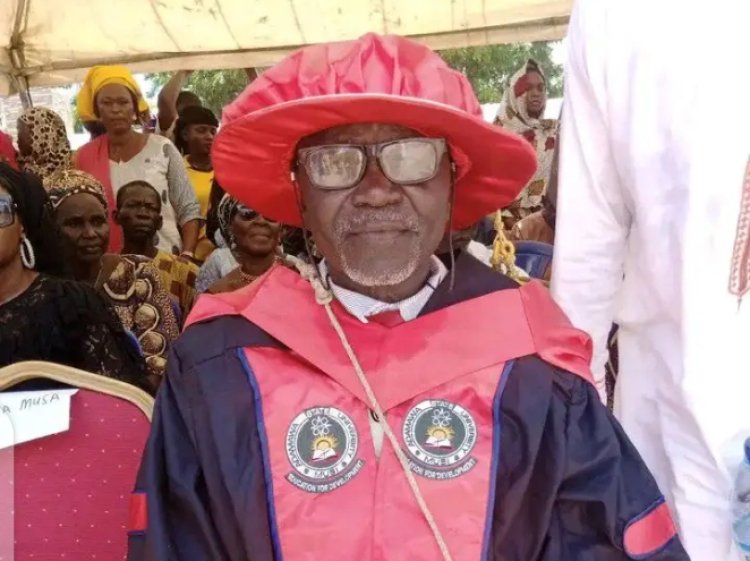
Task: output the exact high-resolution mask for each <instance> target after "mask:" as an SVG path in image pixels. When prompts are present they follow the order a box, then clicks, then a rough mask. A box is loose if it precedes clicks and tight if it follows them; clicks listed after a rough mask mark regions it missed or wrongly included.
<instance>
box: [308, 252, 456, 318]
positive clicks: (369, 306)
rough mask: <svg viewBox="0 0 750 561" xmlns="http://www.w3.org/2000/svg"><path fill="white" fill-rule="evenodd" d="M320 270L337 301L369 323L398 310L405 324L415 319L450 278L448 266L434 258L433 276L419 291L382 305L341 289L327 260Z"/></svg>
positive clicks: (431, 266) (374, 300) (431, 274)
mask: <svg viewBox="0 0 750 561" xmlns="http://www.w3.org/2000/svg"><path fill="white" fill-rule="evenodd" d="M318 267H319V270H320V276H321V278H322V279H323V281H324V282H325V283H326V284H328V285H329V286H330V287H331V291H332V292H333V295H334V296H335V297H336V300H338V301H339V302H340V303H341V305H342V306H344V308H345V309H346V311H347V312H349V313H350V314H351V315H353V316H354V317H355V318H357V319H358V320H359V321H361V322H362V323H368V321H367V318H368V317H370V316H374V315H377V314H380V313H383V312H392V311H398V312H399V313H400V314H401V318H402V319H403V320H404V321H411V320H413V319H415V318H416V317H417V316H418V315H419V313H420V312H421V311H422V308H424V307H425V305H426V304H427V301H428V300H429V299H430V296H432V293H433V292H435V289H436V288H437V287H438V285H439V284H440V283H441V282H442V281H443V279H445V277H446V276H447V275H448V269H447V268H446V266H445V265H443V262H442V261H440V259H438V258H437V257H435V256H434V255H433V256H432V259H431V261H430V276H429V277H428V278H427V281H426V282H425V285H424V286H423V287H422V288H421V290H419V292H417V293H416V294H413V295H412V296H409V297H408V298H405V299H404V300H401V301H400V302H381V301H380V300H376V299H375V298H370V297H369V296H365V295H364V294H359V293H358V292H354V291H353V290H349V289H347V288H342V287H340V286H338V285H337V284H336V283H334V282H333V281H332V280H331V277H330V275H329V274H328V266H327V265H326V262H325V260H323V261H321V262H320V264H319V265H318Z"/></svg>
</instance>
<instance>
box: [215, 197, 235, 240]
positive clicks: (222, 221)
mask: <svg viewBox="0 0 750 561" xmlns="http://www.w3.org/2000/svg"><path fill="white" fill-rule="evenodd" d="M239 205H240V202H239V201H238V200H237V199H235V198H234V197H232V196H231V195H229V194H226V195H224V196H223V197H222V198H221V201H219V207H218V211H217V215H218V217H219V231H220V232H221V236H222V237H223V238H224V240H225V241H226V242H227V243H229V244H231V242H232V220H233V219H234V215H235V214H237V208H238V207H239Z"/></svg>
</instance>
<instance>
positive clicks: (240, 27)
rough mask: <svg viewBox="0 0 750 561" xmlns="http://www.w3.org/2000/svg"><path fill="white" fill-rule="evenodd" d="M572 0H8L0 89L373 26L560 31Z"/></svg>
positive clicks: (408, 30)
mask: <svg viewBox="0 0 750 561" xmlns="http://www.w3.org/2000/svg"><path fill="white" fill-rule="evenodd" d="M571 4H572V0H66V1H63V2H61V1H60V0H0V22H2V23H0V46H1V50H0V95H8V94H10V93H14V92H19V91H24V90H26V89H27V88H29V87H34V86H49V85H61V84H66V83H71V82H76V81H80V80H82V79H83V76H84V75H85V73H86V70H87V69H88V68H89V67H91V66H93V65H95V64H107V63H121V64H126V65H128V66H129V67H130V68H131V69H132V70H133V71H136V72H155V71H164V70H176V69H181V68H185V69H207V68H241V67H261V66H268V65H270V64H272V63H274V62H275V61H277V60H278V59H279V58H280V57H282V56H283V55H284V54H286V53H287V52H289V51H290V50H292V49H294V48H297V47H299V46H301V45H305V44H309V43H317V42H322V41H332V40H343V39H351V38H355V37H358V36H360V35H362V34H363V33H366V32H368V31H377V32H380V33H397V34H401V35H409V36H412V37H415V38H417V39H419V40H421V41H424V42H425V43H427V44H429V45H430V46H431V47H433V48H435V49H445V48H454V47H465V46H470V45H484V44H491V43H511V42H520V41H537V40H552V39H558V38H560V37H562V36H563V34H564V32H565V28H566V25H567V21H568V16H569V14H570V9H571Z"/></svg>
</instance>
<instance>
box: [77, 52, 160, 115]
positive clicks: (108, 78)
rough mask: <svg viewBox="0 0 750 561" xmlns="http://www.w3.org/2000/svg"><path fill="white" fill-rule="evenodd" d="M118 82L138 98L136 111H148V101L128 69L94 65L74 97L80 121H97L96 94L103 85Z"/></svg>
mask: <svg viewBox="0 0 750 561" xmlns="http://www.w3.org/2000/svg"><path fill="white" fill-rule="evenodd" d="M110 84H119V85H120V86H125V87H126V88H128V89H129V90H130V91H131V92H132V93H133V95H134V96H135V98H136V99H137V100H138V109H137V111H136V112H137V113H143V112H144V111H148V103H146V100H145V99H143V93H142V92H141V88H140V87H139V86H138V82H136V81H135V78H133V75H132V74H131V73H130V70H128V69H127V68H125V67H124V66H116V65H112V66H94V67H93V68H92V69H91V70H89V72H88V74H86V79H85V80H84V81H83V86H81V91H80V92H78V97H77V98H76V108H77V110H78V116H79V117H80V119H81V121H98V120H99V118H98V117H97V116H96V111H95V107H96V94H98V93H99V90H101V89H102V88H103V87H104V86H108V85H110Z"/></svg>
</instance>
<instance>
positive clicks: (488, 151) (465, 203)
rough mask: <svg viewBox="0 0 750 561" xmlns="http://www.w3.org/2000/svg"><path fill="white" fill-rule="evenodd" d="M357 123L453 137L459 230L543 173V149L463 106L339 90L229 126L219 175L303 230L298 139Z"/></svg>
mask: <svg viewBox="0 0 750 561" xmlns="http://www.w3.org/2000/svg"><path fill="white" fill-rule="evenodd" d="M356 123H385V124H394V125H401V126H404V127H408V128H411V129H414V130H416V131H418V132H420V133H421V134H423V135H425V136H428V137H436V138H445V139H446V140H447V141H448V144H449V146H450V149H451V155H452V158H453V160H454V161H455V162H456V165H457V167H458V176H457V181H456V187H455V189H456V191H455V203H454V208H453V227H454V229H456V230H460V229H463V228H467V227H469V226H472V225H473V224H475V223H476V222H478V221H479V220H480V219H481V218H482V217H484V216H486V215H488V214H490V213H492V212H494V211H496V210H498V209H500V208H503V207H506V206H508V205H509V204H510V203H512V202H513V201H514V200H515V199H516V197H517V196H518V194H519V193H520V192H521V190H522V189H523V188H524V187H525V186H526V185H527V183H528V182H529V180H530V179H531V177H532V176H533V174H534V172H535V171H536V167H537V161H536V154H535V153H534V150H533V148H532V147H531V145H530V144H529V143H528V142H527V141H526V140H524V139H523V138H522V137H520V136H518V135H516V134H513V133H511V132H508V131H506V130H504V129H502V128H500V127H497V126H495V125H491V124H489V123H486V122H484V121H483V120H481V119H480V118H478V117H474V116H472V115H469V114H467V113H466V112H464V111H460V110H458V109H454V108H453V107H450V106H448V105H444V104H440V103H436V102H432V101H427V100H423V99H418V98H408V97H402V96H392V95H381V94H345V95H341V94H337V95H328V96H316V97H308V98H303V99H297V100H293V101H289V102H284V103H279V104H276V105H272V106H269V107H267V108H265V109H261V110H259V111H255V112H253V113H250V114H248V115H245V116H243V117H240V118H238V119H235V120H233V121H231V122H230V123H227V124H226V125H224V126H223V127H222V128H221V130H220V132H219V134H218V136H217V137H216V140H215V141H214V146H213V154H212V157H213V165H214V170H215V174H216V179H217V181H218V182H219V184H220V185H221V186H222V187H223V188H224V189H225V190H226V191H227V192H228V193H230V194H231V195H232V196H234V197H237V199H239V200H240V201H242V202H243V203H244V204H246V205H248V206H249V207H251V208H253V209H254V210H257V211H258V212H260V213H261V214H263V215H264V216H267V217H269V218H271V219H273V220H276V221H278V222H281V223H283V224H288V225H290V226H296V227H302V226H303V224H302V216H301V214H300V212H299V205H298V202H297V194H296V192H295V186H294V184H293V182H292V178H291V170H292V163H293V161H294V157H295V152H296V147H297V143H298V142H299V141H300V139H302V138H304V137H306V136H309V135H311V134H314V133H316V132H319V131H322V130H325V129H328V128H331V127H336V126H341V125H347V124H356Z"/></svg>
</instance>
